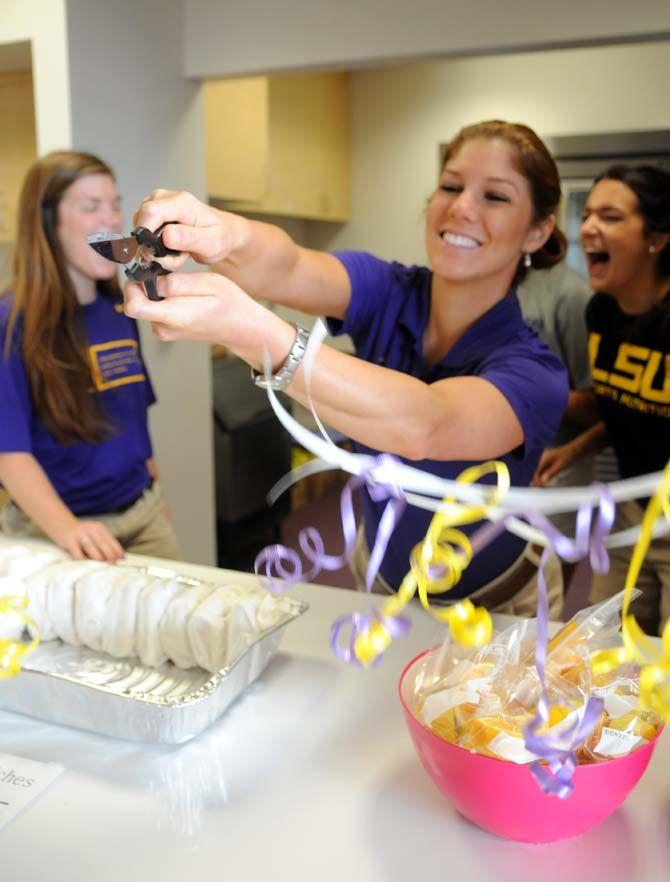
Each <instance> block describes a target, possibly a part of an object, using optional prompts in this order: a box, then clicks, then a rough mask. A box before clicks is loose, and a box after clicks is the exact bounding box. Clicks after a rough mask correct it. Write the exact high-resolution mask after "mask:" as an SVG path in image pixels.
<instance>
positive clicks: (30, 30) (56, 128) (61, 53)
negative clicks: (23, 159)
mask: <svg viewBox="0 0 670 882" xmlns="http://www.w3.org/2000/svg"><path fill="white" fill-rule="evenodd" d="M65 13H66V6H65V0H31V2H25V0H0V44H4V43H19V42H24V41H26V40H29V41H30V42H31V44H32V69H33V84H34V85H33V88H34V91H35V126H36V130H37V150H38V153H40V154H41V153H47V152H48V151H49V150H56V149H58V148H60V149H67V148H68V147H69V146H70V143H71V137H72V131H71V121H70V91H69V85H70V78H69V72H68V47H67V27H66V15H65ZM3 124H6V122H3Z"/></svg>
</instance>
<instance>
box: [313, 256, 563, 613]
mask: <svg viewBox="0 0 670 882" xmlns="http://www.w3.org/2000/svg"><path fill="white" fill-rule="evenodd" d="M335 256H336V257H337V258H338V259H339V260H340V261H341V262H342V264H343V265H344V267H345V269H346V270H347V272H348V274H349V278H350V279H351V289H352V293H351V301H350V303H349V307H348V309H347V313H346V316H345V318H344V320H343V321H337V320H335V319H329V322H328V324H329V327H330V331H331V333H332V334H335V335H337V334H349V335H350V336H351V338H352V340H353V342H354V345H355V347H356V354H357V355H358V356H359V357H360V358H363V359H364V360H365V361H369V362H372V363H374V364H380V365H384V366H385V367H388V368H392V369H393V370H397V371H402V372H403V373H405V374H409V375H411V376H413V377H417V378H418V379H420V380H423V381H425V382H426V383H434V382H436V381H437V380H443V379H446V378H447V377H462V376H476V377H482V378H483V379H486V380H488V381H489V382H490V383H492V384H493V385H494V386H495V387H496V388H497V389H498V390H499V391H500V392H501V393H502V394H503V395H504V396H505V398H506V399H507V400H508V402H509V403H510V405H511V406H512V408H513V410H514V412H515V414H516V415H517V417H518V419H519V422H520V423H521V426H522V428H523V433H524V443H523V445H522V446H520V447H519V448H517V449H516V450H514V451H510V453H507V454H506V455H505V456H501V457H499V459H500V460H502V461H503V462H504V463H506V465H507V467H508V469H509V472H510V476H511V480H512V484H513V485H515V486H527V485H528V484H529V483H530V481H531V479H532V477H533V474H534V472H535V468H536V466H537V463H538V460H539V458H540V455H541V454H542V451H543V450H544V448H545V447H546V446H547V445H548V444H549V443H550V442H551V440H552V438H553V437H554V435H555V434H556V429H557V428H558V424H559V423H560V421H561V417H562V415H563V412H564V411H565V408H566V406H567V401H568V379H567V374H566V371H565V368H564V367H563V365H562V363H561V361H560V360H559V359H558V358H557V357H556V356H555V355H553V354H552V353H551V352H550V350H549V349H548V347H547V346H546V345H545V344H544V343H543V342H542V341H541V340H540V338H539V337H538V336H537V334H536V333H535V332H534V331H532V330H531V329H530V328H529V327H528V326H527V325H526V324H525V323H524V321H523V318H522V316H521V309H520V307H519V302H518V300H517V297H516V293H515V292H514V291H510V293H509V294H508V295H507V296H506V297H505V298H504V299H503V300H501V301H500V302H499V303H497V304H496V305H495V306H494V307H493V308H492V309H490V310H489V311H488V312H487V313H485V314H484V315H483V316H481V318H479V319H478V320H477V322H475V324H474V325H472V326H471V327H470V328H468V330H467V331H466V332H465V333H464V334H463V336H462V337H461V338H460V339H459V340H458V341H457V342H456V343H455V344H454V346H453V347H452V348H451V349H450V351H449V352H448V354H447V355H446V357H445V358H443V359H442V360H441V361H440V362H439V363H438V364H427V363H426V361H425V360H424V357H423V337H424V333H425V330H426V326H427V323H428V318H429V313H430V298H431V281H432V272H431V271H430V270H429V269H427V268H425V267H418V266H412V267H406V266H403V265H402V264H399V263H387V262H386V261H383V260H379V259H378V258H376V257H373V256H372V255H370V254H365V253H361V252H338V253H336V255H335ZM380 440H381V439H380ZM356 449H357V450H358V451H359V452H361V453H367V454H372V455H376V454H377V453H379V452H380V451H377V450H372V449H370V448H368V447H365V446H364V445H361V444H356ZM405 462H407V463H408V465H411V466H413V467H414V468H418V469H422V470H423V471H426V472H431V473H432V474H434V475H438V476H439V477H442V478H456V477H457V476H458V475H459V474H460V473H461V472H462V471H463V470H464V469H466V468H467V467H468V466H471V465H473V464H474V462H476V461H473V460H467V461H466V460H460V461H456V460H441V461H435V460H422V461H420V462H416V461H410V460H405ZM491 482H492V481H491ZM384 505H385V503H384V502H374V501H373V500H372V499H370V497H369V495H368V494H367V492H365V491H364V493H363V516H364V520H365V532H366V536H367V540H368V545H369V547H370V548H372V546H373V544H374V540H375V535H376V531H377V525H378V523H379V519H380V517H381V514H382V512H383V509H384ZM430 519H431V514H430V512H425V511H422V510H421V509H418V508H415V507H414V506H407V508H406V509H405V511H404V513H403V515H402V517H401V519H400V522H399V523H398V525H397V526H396V529H395V531H394V533H393V537H392V539H391V542H390V543H389V546H388V550H387V552H386V555H385V557H384V560H383V562H382V565H381V569H380V572H381V574H382V575H383V577H384V578H385V579H386V581H387V582H388V583H389V584H390V585H392V586H393V587H394V588H397V587H398V586H399V585H400V582H401V581H402V579H403V577H404V576H405V574H406V573H407V571H408V569H409V555H410V551H411V550H412V548H413V547H414V546H415V545H416V543H417V542H419V541H420V540H421V539H422V538H423V537H424V536H425V534H426V530H427V528H428V524H429V522H430ZM480 525H481V522H479V523H478V524H471V525H468V526H466V527H463V528H462V529H463V531H464V532H465V533H467V534H469V535H471V534H472V533H473V532H474V531H475V530H476V529H477V528H478V527H479V526H480ZM524 545H525V542H524V540H522V539H519V538H518V537H517V536H514V535H513V534H511V533H503V534H502V535H501V536H500V537H499V538H498V539H496V540H495V541H494V542H491V543H490V544H489V545H488V546H486V548H484V549H483V550H482V551H481V552H480V553H479V554H477V556H476V557H475V558H474V559H473V561H472V563H471V564H470V566H469V567H467V568H466V569H465V571H464V572H463V575H462V577H461V580H460V582H458V584H457V585H456V586H455V587H454V588H453V589H452V590H451V591H449V592H448V596H449V598H457V597H465V596H467V595H468V594H471V593H472V592H473V591H475V590H476V589H477V588H480V587H481V586H482V585H485V584H487V583H488V582H490V581H491V580H492V579H494V578H496V576H499V575H500V574H501V573H502V572H504V571H505V570H506V569H507V568H508V567H509V566H511V564H512V563H514V561H515V560H516V558H517V557H518V556H519V555H520V553H521V552H522V550H523V548H524Z"/></svg>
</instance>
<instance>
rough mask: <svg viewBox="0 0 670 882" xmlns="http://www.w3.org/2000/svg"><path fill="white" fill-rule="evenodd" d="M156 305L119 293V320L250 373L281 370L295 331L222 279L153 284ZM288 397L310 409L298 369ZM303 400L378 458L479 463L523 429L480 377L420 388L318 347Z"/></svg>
mask: <svg viewBox="0 0 670 882" xmlns="http://www.w3.org/2000/svg"><path fill="white" fill-rule="evenodd" d="M158 288H159V292H160V293H161V295H163V296H164V297H166V299H165V300H163V301H161V302H151V301H149V300H147V298H146V297H145V296H144V294H143V292H142V289H141V288H140V287H139V286H138V285H136V284H133V283H128V284H127V285H126V312H127V313H128V314H129V315H131V316H132V317H134V318H137V319H147V320H149V321H151V322H152V323H153V327H154V332H155V333H156V335H157V336H158V337H159V338H160V339H162V340H175V339H179V338H183V339H191V340H193V339H195V340H206V341H214V342H217V343H221V344H223V345H224V346H226V347H227V348H229V349H230V350H231V351H232V352H233V353H234V354H235V355H237V356H239V357H240V358H242V359H243V360H244V361H246V362H247V363H248V364H250V365H251V366H252V367H254V368H256V369H257V370H262V368H263V360H264V352H265V351H267V353H268V356H269V360H270V363H271V365H272V367H273V370H276V369H277V368H278V367H279V366H280V365H281V364H282V363H283V362H284V360H285V358H286V355H287V353H288V351H289V349H290V348H291V345H292V343H293V339H294V336H295V329H294V328H293V326H292V325H289V324H288V323H287V322H285V321H284V320H283V319H281V318H280V317H279V316H277V315H276V314H275V313H273V312H270V311H269V310H267V309H265V308H264V307H262V306H261V305H260V304H258V303H256V302H255V301H254V300H252V299H251V298H249V297H248V296H247V295H246V294H245V293H244V291H242V290H241V289H240V288H239V287H238V286H237V285H235V284H234V283H233V282H231V281H230V280H228V279H225V278H222V277H221V276H218V275H215V274H213V273H188V274H172V275H169V276H162V277H161V278H159V279H158ZM287 391H288V394H289V395H291V396H292V397H293V398H295V399H297V400H298V401H300V402H302V403H303V404H306V403H307V387H306V378H305V369H304V365H303V366H301V367H300V368H299V369H298V371H297V373H296V375H295V377H294V378H293V381H292V383H291V385H290V386H289V387H288V390H287ZM310 391H311V394H312V400H313V401H314V404H315V406H316V409H317V411H318V413H319V415H320V416H321V417H322V418H323V419H324V420H325V421H326V422H328V423H329V424H330V425H331V426H333V427H334V428H335V429H338V430H339V431H340V432H342V433H343V434H345V435H347V436H348V437H350V438H354V439H355V440H357V441H358V442H360V443H362V444H365V445H367V446H369V447H371V448H374V449H377V450H384V451H387V452H389V453H395V454H397V455H399V456H404V457H406V458H408V459H414V460H420V459H438V460H448V459H486V458H489V457H494V456H499V455H501V454H503V453H506V452H507V451H509V450H511V449H513V448H515V447H517V446H518V445H520V444H522V443H523V440H524V438H523V430H522V428H521V424H520V422H519V420H518V418H517V416H516V414H515V412H514V410H513V408H512V407H511V405H510V404H509V402H508V401H507V399H506V398H505V396H503V395H502V393H501V392H499V391H498V389H497V388H496V387H495V386H494V385H493V384H492V383H489V382H488V381H487V380H485V379H482V378H479V377H458V378H453V379H446V380H440V381H439V382H436V383H432V384H427V383H424V382H422V381H421V380H418V379H416V378H414V377H411V376H407V375H406V374H403V373H400V372H398V371H394V370H391V369H389V368H385V367H380V366H378V365H374V364H369V363H368V362H365V361H362V360H361V359H358V358H354V357H352V356H349V355H346V354H344V353H341V352H338V351H336V350H334V349H332V348H331V347H328V346H322V347H321V348H320V349H319V351H318V353H317V355H316V358H315V360H314V364H313V370H312V375H311V386H310Z"/></svg>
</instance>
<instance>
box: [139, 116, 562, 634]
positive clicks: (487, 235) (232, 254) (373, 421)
mask: <svg viewBox="0 0 670 882" xmlns="http://www.w3.org/2000/svg"><path fill="white" fill-rule="evenodd" d="M559 198H560V185H559V179H558V173H557V170H556V166H555V163H554V162H553V160H552V158H551V156H550V154H549V153H548V151H547V149H546V147H545V146H544V144H543V143H542V142H541V141H540V139H539V138H538V137H537V135H535V133H534V132H533V131H532V130H530V129H528V128H527V127H525V126H522V125H517V124H510V123H506V122H502V121H490V122H484V123H480V124H477V125H473V126H469V127H467V128H465V129H463V130H462V131H461V132H460V133H459V134H458V135H457V136H456V137H455V138H454V139H453V140H452V141H451V143H450V144H449V145H447V148H446V151H445V157H444V164H443V167H442V171H441V174H440V178H439V185H438V188H437V189H436V191H435V193H434V194H433V195H432V196H431V198H430V200H429V203H428V208H427V213H426V222H425V242H426V249H427V254H428V263H429V268H428V267H419V266H412V267H407V266H403V265H401V264H398V263H388V262H386V261H383V260H379V259H378V258H376V257H373V256H371V255H369V254H365V253H360V252H341V253H336V254H325V253H321V252H317V251H312V250H309V249H306V248H301V247H299V246H298V245H296V244H295V243H294V242H293V241H292V240H291V239H290V238H289V237H288V236H287V235H286V234H285V233H284V232H283V231H281V230H279V229H278V228H276V227H273V226H270V225H267V224H263V223H258V222H253V221H249V220H247V219H245V218H242V217H239V216H236V215H233V214H229V213H227V212H222V211H218V210H216V209H214V208H211V207H209V206H207V205H205V204H203V203H201V202H199V201H198V200H197V199H196V198H195V197H193V196H192V195H190V194H187V193H175V192H170V191H165V190H158V191H155V192H154V193H152V194H151V196H150V197H148V199H146V200H145V201H144V202H143V203H142V205H141V207H140V210H139V211H138V212H137V215H136V222H137V223H139V224H141V225H143V226H146V227H149V228H150V229H157V228H158V227H159V226H160V225H161V224H163V223H165V222H171V223H170V224H169V226H167V227H166V228H165V231H164V233H163V240H164V242H165V244H166V245H167V246H168V247H170V248H173V249H177V250H179V251H181V252H183V253H184V255H183V256H182V257H180V258H178V259H171V261H172V262H170V261H165V260H164V261H163V263H164V265H165V266H170V267H171V268H172V269H178V268H179V267H180V266H181V265H182V264H183V262H184V261H185V259H186V256H185V255H190V256H192V257H194V258H195V260H197V261H198V262H199V263H204V264H210V265H211V267H212V269H213V270H214V272H209V273H199V274H177V273H174V274H172V275H169V276H163V277H161V278H160V279H159V280H158V286H159V293H160V294H162V295H163V296H164V297H165V298H166V299H165V301H164V302H162V303H149V302H148V301H147V300H146V298H145V297H144V294H143V292H142V290H141V288H139V287H138V286H137V285H134V284H132V283H129V284H128V285H127V289H126V311H127V313H128V314H129V315H131V316H133V317H135V318H140V319H148V320H150V321H151V322H152V323H153V327H154V331H155V333H156V334H157V336H158V337H159V338H160V339H164V340H172V339H176V338H181V337H184V338H189V339H199V340H213V341H216V342H218V343H221V344H223V345H225V346H227V347H228V348H229V349H231V350H232V352H233V353H235V354H236V355H238V356H239V357H241V358H242V359H244V360H246V361H247V362H248V363H249V364H250V365H251V366H252V368H254V369H255V370H256V371H259V372H260V371H262V369H263V364H264V353H267V354H268V356H269V359H270V363H271V364H272V366H273V368H274V369H275V371H276V372H275V373H274V376H273V377H272V379H271V380H270V381H269V383H270V385H272V386H273V387H274V388H275V389H286V391H287V392H288V394H289V395H291V396H292V397H294V398H295V399H297V400H298V401H300V402H302V403H307V402H308V390H307V385H306V377H305V369H304V366H303V365H302V364H301V362H302V357H303V355H304V352H305V347H306V340H307V332H305V331H304V330H303V329H302V328H296V326H293V325H290V324H289V323H288V322H285V321H284V320H283V319H282V318H280V317H279V316H278V315H276V314H275V313H273V312H271V311H269V310H268V309H266V308H265V307H263V306H261V305H260V304H259V303H257V302H256V300H254V299H253V298H261V297H262V298H264V299H267V300H270V301H273V302H275V303H278V304H283V305H284V306H287V307H291V308H295V309H299V310H302V311H304V312H307V313H311V314H313V315H325V316H327V317H328V320H329V326H330V330H331V332H332V333H335V334H337V333H348V334H349V335H350V336H351V337H352V339H353V341H354V344H355V346H356V354H357V356H358V357H357V358H354V357H351V356H349V355H346V354H343V353H341V352H338V351H336V350H334V349H333V348H331V347H328V346H322V347H321V348H320V349H319V350H318V352H317V353H316V356H315V359H314V362H313V364H312V368H311V376H310V389H309V391H310V393H311V399H312V401H313V403H314V406H315V409H316V411H317V413H318V415H319V416H320V417H321V418H323V420H324V421H325V422H327V423H329V424H330V425H332V426H333V427H334V428H336V429H337V430H338V431H340V432H341V433H343V434H345V435H346V436H348V437H350V438H352V439H353V440H354V442H355V444H356V446H357V449H358V450H360V451H362V452H366V453H372V454H375V453H378V452H380V451H384V452H386V453H391V454H394V455H395V456H397V457H400V458H402V459H405V460H407V461H410V462H411V463H412V465H414V466H415V467H418V468H420V469H423V470H425V471H428V472H431V473H433V474H435V475H438V476H440V477H444V478H454V477H455V476H457V475H458V474H460V473H461V472H462V471H463V470H464V469H465V468H467V467H468V466H469V465H472V464H473V463H476V462H481V461H482V460H487V459H491V458H497V459H501V460H503V461H504V462H505V463H506V464H507V466H508V468H509V471H510V474H511V477H512V483H514V484H516V485H527V484H528V483H529V482H530V480H531V478H532V475H533V472H534V470H535V467H536V464H537V462H538V461H539V458H540V454H541V452H542V450H543V448H544V447H545V446H546V445H547V444H548V443H549V442H550V440H551V438H552V437H553V435H554V432H555V430H556V427H557V425H558V423H559V421H560V419H561V416H562V414H563V411H564V410H565V406H566V401H567V394H568V387H567V380H566V375H565V371H564V369H563V367H562V365H561V364H560V362H559V360H558V359H557V358H556V357H554V356H553V355H552V354H551V353H550V352H549V350H548V349H547V347H546V346H545V345H544V344H543V343H541V341H540V340H539V339H538V337H537V336H536V335H535V334H534V333H533V332H532V331H530V330H529V329H528V328H527V327H526V326H525V324H524V323H523V319H522V316H521V312H520V309H519V304H518V302H517V298H516V294H515V291H514V288H515V285H516V284H517V283H518V282H519V280H520V279H521V278H522V277H523V275H524V272H525V270H526V268H527V267H528V266H531V265H533V266H538V267H545V266H550V265H553V264H554V263H556V262H558V261H560V260H561V259H562V258H563V255H564V253H565V240H564V237H563V236H562V234H561V233H560V231H558V230H557V229H556V228H555V221H554V212H555V209H556V206H557V204H558V201H559ZM256 382H257V383H259V384H261V385H262V384H263V383H266V382H268V381H266V380H265V379H264V377H263V376H262V374H260V373H259V374H257V375H256ZM384 506H385V501H384V500H379V499H374V498H373V497H372V495H371V494H370V493H368V492H364V494H363V511H364V530H362V531H360V533H359V542H358V545H357V551H356V555H355V559H354V560H353V562H352V568H353V569H354V571H355V572H357V573H359V574H361V573H362V572H363V571H364V570H365V567H366V564H367V561H368V559H369V548H371V547H372V546H373V544H374V540H375V536H376V531H377V527H378V524H379V521H380V518H381V515H382V512H383V510H384ZM429 520H430V515H429V514H428V513H426V512H424V511H420V510H418V509H414V508H411V507H410V508H407V509H406V510H405V512H404V513H403V515H402V516H401V518H400V521H399V523H398V524H397V526H396V528H395V531H394V533H393V537H392V541H391V543H390V545H389V547H388V549H387V552H386V554H385V556H384V559H383V561H382V563H381V567H380V569H379V574H378V576H377V580H376V584H375V590H382V591H388V592H393V591H395V590H397V588H398V586H399V584H400V582H401V580H402V578H403V576H404V575H405V573H406V572H407V569H408V561H409V556H410V552H411V550H412V549H413V547H414V546H415V545H416V544H417V542H419V541H420V540H421V539H422V538H423V536H424V534H425V532H426V528H427V526H428V523H429ZM477 526H478V525H477V524H474V525H471V526H470V527H468V528H467V530H468V532H472V531H473V530H475V529H476V528H477ZM547 570H548V572H547V576H548V581H549V583H550V595H551V608H552V613H553V614H554V615H555V616H556V615H558V614H559V612H560V604H561V583H560V570H559V567H558V564H557V562H556V561H555V560H554V561H552V565H550V566H549V567H548V568H547ZM536 573H537V558H536V556H535V553H534V551H533V550H532V549H531V548H530V547H529V546H527V545H526V543H525V542H524V541H523V540H520V539H519V538H518V537H516V536H513V535H511V534H509V533H507V534H503V535H502V536H500V537H499V538H498V539H496V540H495V541H493V542H491V543H490V544H489V545H488V546H487V547H486V548H485V549H484V550H483V551H482V552H481V553H479V554H478V555H477V556H476V557H475V559H474V561H473V563H472V565H471V566H470V567H468V568H467V570H466V571H465V572H464V575H463V577H462V579H461V580H460V581H459V582H458V584H457V585H456V586H455V587H454V588H453V589H452V590H451V591H449V593H448V596H447V597H446V599H448V600H451V599H452V598H453V599H458V598H461V597H464V596H469V597H471V598H472V599H473V600H475V599H476V600H477V602H479V603H480V604H482V605H485V606H488V607H489V608H490V609H496V610H499V611H502V610H504V611H507V612H515V613H519V614H529V615H532V614H534V608H535V578H536ZM360 581H361V582H362V576H361V578H360Z"/></svg>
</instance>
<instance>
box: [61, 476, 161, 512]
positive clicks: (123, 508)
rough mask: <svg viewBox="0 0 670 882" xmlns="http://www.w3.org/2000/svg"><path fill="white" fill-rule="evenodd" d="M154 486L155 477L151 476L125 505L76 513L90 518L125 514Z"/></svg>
mask: <svg viewBox="0 0 670 882" xmlns="http://www.w3.org/2000/svg"><path fill="white" fill-rule="evenodd" d="M153 486H154V479H153V478H151V479H150V480H149V483H148V484H147V485H146V487H144V488H143V489H142V491H141V492H140V493H138V495H137V496H133V498H132V499H131V500H130V502H126V503H124V504H123V505H120V506H119V507H118V508H108V509H105V511H100V510H99V509H97V510H96V511H78V512H75V514H76V516H77V517H78V518H88V517H91V516H93V515H95V516H96V517H102V516H103V515H119V514H123V513H124V512H126V511H128V509H131V508H132V507H133V506H134V505H135V504H136V503H137V502H139V501H140V499H141V498H142V497H143V496H144V494H145V493H146V492H147V490H151V488H152V487H153Z"/></svg>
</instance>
